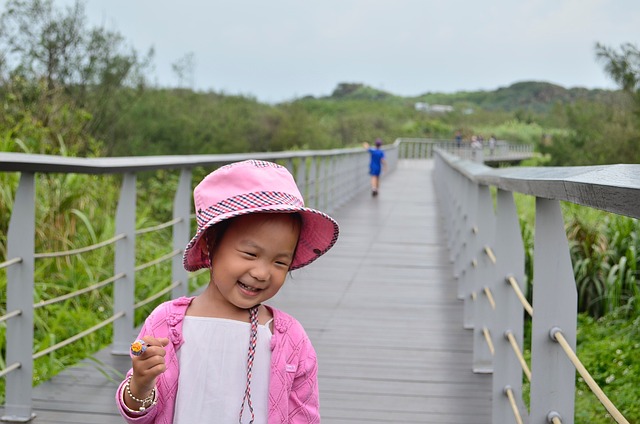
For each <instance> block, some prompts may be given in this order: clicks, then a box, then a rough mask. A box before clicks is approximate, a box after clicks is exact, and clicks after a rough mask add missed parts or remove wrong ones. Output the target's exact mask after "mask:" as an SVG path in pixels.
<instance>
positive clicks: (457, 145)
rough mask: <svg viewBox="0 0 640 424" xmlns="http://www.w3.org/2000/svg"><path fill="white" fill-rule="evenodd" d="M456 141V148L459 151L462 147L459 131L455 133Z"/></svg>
mask: <svg viewBox="0 0 640 424" xmlns="http://www.w3.org/2000/svg"><path fill="white" fill-rule="evenodd" d="M455 139H456V147H457V148H458V149H459V148H461V147H462V132H461V131H460V130H458V131H456V135H455Z"/></svg>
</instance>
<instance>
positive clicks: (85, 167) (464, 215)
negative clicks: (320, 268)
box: [0, 139, 637, 423]
mask: <svg viewBox="0 0 640 424" xmlns="http://www.w3.org/2000/svg"><path fill="white" fill-rule="evenodd" d="M499 146H501V149H502V150H498V149H496V152H494V153H497V152H500V154H501V155H503V156H508V155H515V154H521V153H524V154H525V155H529V156H530V155H531V154H532V150H531V147H530V146H521V145H510V144H506V143H504V144H499ZM438 148H439V149H441V150H446V151H448V152H451V153H454V154H456V155H459V156H460V157H467V158H470V159H474V162H469V161H465V162H464V163H465V164H466V165H465V166H464V167H462V168H461V169H462V171H459V170H455V171H454V170H453V169H457V168H451V170H449V171H443V168H445V167H444V166H443V164H444V163H450V164H451V166H456V162H455V160H454V159H453V158H452V157H451V156H447V154H446V153H444V154H442V155H440V156H438V158H437V159H436V161H437V163H438V166H437V168H438V170H439V171H440V172H439V173H438V174H437V175H439V177H438V179H439V180H440V181H439V183H438V184H439V187H440V188H444V187H447V188H448V189H451V190H452V191H451V192H450V193H457V195H456V196H454V197H453V200H451V199H450V200H449V201H448V202H444V204H445V205H448V206H447V208H449V209H450V212H451V213H450V214H447V216H448V217H449V218H450V221H449V226H448V228H449V235H450V244H451V251H452V255H453V256H452V258H453V259H455V262H454V269H455V270H456V272H457V273H458V274H459V276H460V277H459V278H460V287H461V288H460V290H459V294H460V295H461V297H464V296H465V295H467V294H470V293H475V296H476V298H477V297H478V293H480V294H482V293H485V296H491V295H490V294H488V295H487V293H491V292H490V291H489V290H484V289H483V290H480V291H475V290H474V291H467V290H468V289H467V287H468V286H469V285H471V286H473V285H474V284H476V283H475V282H474V281H476V280H474V279H473V278H478V277H477V275H479V274H475V273H474V272H473V271H472V270H467V269H466V268H465V267H464V266H463V264H466V263H467V262H469V261H470V260H471V259H472V257H471V256H470V252H471V251H472V250H470V247H471V244H472V243H478V241H477V240H480V237H479V236H478V237H473V238H472V237H471V235H470V234H468V231H467V230H468V228H469V223H470V222H472V220H471V216H475V215H473V214H471V212H469V210H464V211H463V209H462V205H461V204H459V203H456V202H460V201H461V200H462V199H465V204H464V206H465V207H467V208H472V209H473V208H475V207H476V206H474V205H475V204H474V203H469V202H471V198H468V197H469V196H468V195H471V194H472V192H473V191H474V190H476V189H475V188H474V189H470V188H469V187H476V186H477V187H480V186H482V187H486V186H487V184H493V185H499V184H500V185H499V187H500V188H501V191H500V192H501V193H502V195H501V197H504V196H505V194H504V193H508V194H510V192H511V191H519V189H522V190H523V191H524V192H527V189H526V187H528V185H527V184H526V183H518V182H514V181H513V180H512V179H509V176H508V175H505V176H504V178H503V177H502V176H501V177H498V176H496V175H502V174H499V173H498V174H493V173H492V172H493V171H488V170H487V169H489V168H486V167H484V166H483V165H481V164H479V163H478V161H479V160H481V159H482V155H483V154H484V152H483V153H478V152H477V151H476V152H475V153H474V152H473V151H472V150H471V149H469V148H458V147H457V146H455V144H454V143H452V142H451V141H441V140H425V139H399V140H397V141H396V142H395V143H394V145H392V146H387V147H386V148H385V150H386V152H387V160H388V161H389V168H390V169H391V170H393V169H394V168H395V166H396V163H397V159H398V158H431V157H433V155H434V152H435V151H437V149H438ZM485 150H486V149H485ZM249 158H253V159H265V160H272V161H275V162H278V163H281V164H282V165H284V166H286V167H287V168H288V169H290V170H291V172H292V173H293V175H294V176H295V177H296V181H297V182H298V185H299V187H300V190H301V192H302V194H303V195H304V197H305V202H306V203H307V205H309V206H311V207H315V208H319V209H322V210H325V211H328V212H331V211H332V210H335V209H336V208H338V207H339V206H341V205H342V204H344V203H345V202H347V201H348V200H349V199H350V198H352V197H353V196H355V195H356V194H358V193H360V192H361V191H363V190H367V189H368V187H369V177H368V175H367V173H366V169H367V163H368V154H367V153H366V152H365V151H364V150H363V149H341V150H329V151H312V152H309V151H307V152H282V153H259V154H235V155H205V156H163V157H140V158H110V159H108V158H102V159H81V158H60V157H55V158H52V157H51V156H43V155H25V154H9V153H0V172H15V173H20V181H19V184H18V188H17V191H16V195H15V200H14V205H13V211H19V213H13V214H12V215H11V220H10V224H9V231H8V233H7V246H6V248H7V249H6V251H7V255H6V260H5V261H4V262H2V263H0V270H2V269H4V270H6V277H7V304H6V308H4V311H3V309H0V313H4V315H2V316H0V323H4V324H6V327H7V328H6V346H7V352H6V358H5V364H6V366H5V367H4V369H2V370H0V377H4V378H5V380H6V391H5V393H6V403H5V416H3V417H2V419H3V420H6V421H13V422H24V421H27V420H29V419H31V417H32V404H31V398H32V376H33V367H34V360H36V359H38V358H41V357H43V356H47V355H49V354H52V353H53V352H55V351H56V350H57V349H59V348H61V347H63V346H66V345H68V344H70V343H73V342H75V341H77V340H79V339H80V338H82V337H84V336H86V335H88V334H91V333H93V332H95V331H97V330H99V329H101V328H104V327H105V326H108V325H110V324H113V334H114V335H113V351H114V353H117V354H127V353H128V350H129V342H130V336H131V334H132V331H133V327H134V318H133V316H134V312H135V310H136V309H138V308H140V307H142V306H144V305H146V304H147V303H150V302H152V301H154V300H156V299H157V298H159V297H161V296H163V295H164V294H167V293H170V294H171V296H172V297H176V296H181V295H184V294H186V293H187V291H188V284H187V282H188V279H189V278H192V277H193V276H194V274H192V275H189V274H187V273H186V272H185V271H184V269H183V268H182V263H181V254H182V249H183V248H184V246H185V245H186V243H187V242H188V240H189V237H190V222H191V219H192V215H191V205H192V200H191V189H192V171H193V169H194V168H196V167H205V168H207V169H209V170H212V169H214V168H216V167H218V166H221V165H223V164H226V163H229V162H234V161H238V160H244V159H249ZM445 158H449V159H448V162H447V161H446V160H445ZM461 163H463V162H458V163H457V164H458V165H459V164H461ZM466 167H470V168H471V169H472V171H473V172H475V173H473V172H472V171H467V170H465V169H466ZM154 170H172V171H171V172H175V173H176V175H178V176H179V177H178V183H177V187H176V190H175V193H174V202H173V216H172V218H171V219H170V220H168V221H167V222H165V223H162V224H160V225H156V226H153V227H149V228H137V229H136V198H137V193H136V181H137V175H138V174H139V173H142V172H145V171H154ZM470 172H471V173H470ZM495 172H504V171H495ZM53 173H60V174H94V175H105V176H109V175H120V176H121V177H122V182H121V187H120V191H119V193H120V194H119V200H118V204H117V210H116V213H115V216H114V221H115V231H114V233H113V234H112V235H111V236H110V237H109V238H108V239H106V240H102V241H101V242H98V243H96V244H95V245H92V246H84V247H82V248H79V249H74V250H68V251H64V252H35V242H34V240H35V234H36V229H37V226H38V225H39V223H37V222H36V213H35V203H34V202H35V190H36V183H37V181H38V178H37V176H38V174H53ZM447 173H453V174H454V175H458V177H455V176H453V177H451V178H449V177H446V176H445V177H443V175H445V174H447ZM476 174H478V175H476ZM480 174H482V175H481V176H479V175H480ZM462 176H466V177H469V178H470V179H468V180H469V181H470V182H469V183H464V181H465V180H464V179H463V178H462ZM466 177H465V178H466ZM479 178H483V179H479ZM491 178H497V179H498V180H496V181H500V183H498V182H496V181H492V180H490V179H491ZM469 184H471V185H470V186H469ZM482 184H484V185H482ZM510 184H514V186H513V187H512V186H510ZM518 184H521V185H522V187H520V186H519V185H518ZM635 187H636V188H637V185H636V186H635ZM477 190H480V189H477ZM621 190H622V189H621ZM634 190H635V189H634ZM503 192H504V193H503ZM636 192H637V191H636ZM576 193H579V190H576ZM529 194H533V193H529ZM622 194H624V193H622ZM96 195H99V193H96ZM541 197H544V196H541ZM443 199H444V197H443ZM456 199H457V200H456ZM623 199H624V200H625V201H626V198H623ZM623 199H621V198H619V197H615V196H613V197H611V198H608V197H602V196H600V197H597V198H596V197H595V196H594V201H596V200H598V201H602V202H607V201H611V202H612V204H615V205H618V204H620V203H621V202H622V200H623ZM574 200H575V199H574ZM578 203H580V202H578ZM592 206H596V207H599V206H598V205H592ZM474 210H475V209H474ZM636 210H637V203H636ZM619 213H623V212H619ZM632 216H633V215H632ZM505 222H509V221H505ZM516 224H517V221H516ZM494 226H495V225H494ZM502 227H503V223H502V221H501V225H500V228H502ZM504 227H505V228H503V230H502V231H507V229H508V230H509V231H511V232H508V234H509V237H515V236H513V234H515V232H514V231H515V230H514V229H513V228H511V227H512V225H506V224H505V225H504ZM166 228H171V230H172V237H171V238H172V248H171V250H170V252H169V253H166V254H163V255H160V256H158V257H157V258H155V259H152V260H150V261H149V262H147V263H145V264H136V263H135V257H136V255H135V247H136V237H137V236H141V235H143V234H146V233H148V232H154V231H158V230H161V229H166ZM472 228H476V226H472ZM477 228H480V227H477ZM486 231H487V230H486V229H485V228H482V231H481V232H479V233H478V234H479V235H483V234H486ZM496 231H497V227H496ZM503 237H504V236H503ZM495 240H499V239H497V238H496V239H495ZM500 240H501V239H500ZM510 240H511V239H510ZM509 243H513V241H510V242H509ZM108 246H111V247H112V249H113V251H114V253H113V274H112V275H111V276H109V277H108V278H105V279H103V280H101V281H97V282H95V283H93V284H91V285H89V286H87V287H85V288H83V289H81V290H78V291H77V292H74V293H67V294H64V295H62V296H58V297H56V298H52V299H47V300H46V301H45V302H36V303H34V270H35V263H36V260H40V259H44V258H51V257H62V256H68V255H82V254H83V253H84V252H86V251H89V250H94V249H102V248H105V247H108ZM487 246H490V244H488V243H487ZM507 246H511V245H510V244H505V245H502V244H496V245H495V246H494V247H493V251H492V250H491V249H487V251H488V252H492V253H491V255H493V254H494V253H493V252H494V251H495V252H496V253H495V255H496V256H497V257H499V258H500V257H501V256H500V255H514V254H517V252H518V251H517V250H515V249H514V250H511V249H509V248H508V247H507ZM567 254H568V253H567ZM487 256H488V257H490V256H489V254H487ZM461 258H464V261H462V259H461ZM169 261H170V262H171V275H170V279H169V278H168V281H167V283H166V285H165V287H164V288H163V289H161V290H159V291H157V292H156V293H153V294H151V295H149V296H148V297H146V298H144V299H136V296H135V295H134V294H135V287H136V286H135V280H136V272H137V271H140V270H142V269H145V268H147V267H151V266H154V265H155V264H158V263H161V262H169ZM465 261H466V262H465ZM478 261H479V260H478ZM505 262H506V263H514V264H515V263H518V262H515V261H503V260H502V259H498V260H497V261H496V265H497V266H496V268H498V267H499V266H504V264H505ZM480 265H483V263H480ZM474 269H475V268H474ZM478 269H479V270H480V269H484V268H482V266H480V267H478ZM501 269H502V268H501ZM483 272H484V271H483ZM501 272H502V271H501ZM504 272H509V279H510V281H511V282H513V281H516V284H515V286H518V284H522V281H523V280H522V275H521V273H518V272H515V271H504ZM504 272H503V273H504ZM196 275H197V274H196ZM474 275H475V277H473V278H472V276H474ZM505 275H506V274H505ZM478 281H479V280H478ZM512 284H513V283H512ZM106 287H112V289H113V313H112V315H111V317H109V318H108V319H106V320H104V321H102V322H101V323H99V324H97V325H95V326H93V327H91V328H88V329H86V330H84V331H82V332H80V333H78V334H76V335H74V336H72V337H70V338H68V339H66V340H64V341H62V342H59V343H57V344H55V345H53V346H49V347H47V348H45V349H43V350H40V351H39V352H33V346H34V343H33V337H34V311H36V310H38V309H39V308H46V307H49V306H50V305H53V304H55V303H58V302H62V301H64V300H67V299H69V298H70V297H73V296H82V295H86V294H87V293H91V292H94V291H97V290H102V289H104V288H106ZM496 293H497V292H496ZM493 297H494V298H495V301H496V302H497V301H498V300H500V298H499V294H497V295H493ZM3 306H4V305H0V308H2V307H3ZM510 307H517V306H510ZM474 308H477V307H476V306H472V304H471V303H468V302H467V301H465V311H466V312H465V324H466V325H467V326H469V327H470V328H471V327H473V328H474V329H477V328H481V330H480V332H479V336H481V338H479V337H478V335H477V336H474V337H476V339H478V338H479V340H481V341H484V342H485V343H486V342H487V340H491V338H490V336H491V334H494V335H495V334H497V333H496V331H497V330H494V329H493V328H494V327H489V326H482V327H478V324H477V322H482V321H478V320H479V319H480V318H479V317H481V316H484V315H480V314H479V313H478V314H475V313H473V312H474ZM520 308H522V307H520ZM483 319H485V318H483ZM487 319H488V318H487ZM492 322H493V321H492ZM517 324H518V321H517V318H516V320H514V321H511V324H510V328H512V330H511V331H512V332H511V337H510V340H513V341H515V342H516V343H515V344H516V345H517V343H520V346H521V339H522V336H521V332H522V328H521V327H522V326H521V325H520V326H518V325H517ZM573 329H574V331H575V323H574V327H573ZM563 331H569V332H570V331H571V330H565V329H564V328H563ZM475 332H476V331H475V330H474V334H475ZM564 334H567V333H564ZM569 334H570V333H569ZM569 339H570V337H569ZM492 343H493V344H494V345H495V348H494V349H495V352H496V353H495V355H494V356H493V358H491V357H486V358H485V356H486V355H484V354H485V353H486V352H485V349H486V346H483V347H480V343H476V345H477V346H478V347H477V353H474V358H475V361H474V369H475V370H476V371H479V372H485V371H486V372H490V371H493V363H497V362H495V361H496V359H495V358H496V357H497V356H498V355H499V354H502V353H501V352H502V351H501V350H500V349H502V345H501V344H499V343H496V342H495V341H494V342H492ZM505 364H507V366H505V367H500V368H497V369H496V370H495V371H493V372H494V379H495V378H496V376H498V381H503V377H502V374H501V373H509V377H512V376H513V373H514V372H516V371H513V369H512V367H511V366H510V365H509V363H508V362H505ZM509 381H511V380H509ZM509 385H510V387H511V389H510V390H507V391H506V393H510V394H511V398H513V394H514V393H519V392H518V388H519V387H520V386H519V385H518V383H517V381H515V382H511V383H509ZM503 389H504V387H503ZM500 394H502V392H501V393H500ZM503 397H504V395H502V396H499V398H500V399H502V398H503ZM498 406H499V407H500V411H501V412H503V410H504V408H503V407H504V405H502V404H501V403H499V405H498ZM498 406H496V405H494V408H496V407H498ZM508 410H509V411H510V409H508ZM562 412H564V411H562ZM494 416H497V415H496V414H494ZM494 422H500V423H502V422H513V415H512V416H511V419H510V420H505V421H501V419H498V420H497V421H496V420H494ZM566 422H569V421H566Z"/></svg>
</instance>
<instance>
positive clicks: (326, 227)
mask: <svg viewBox="0 0 640 424" xmlns="http://www.w3.org/2000/svg"><path fill="white" fill-rule="evenodd" d="M296 212H297V213H299V214H300V216H301V217H302V227H301V228H300V237H299V238H298V245H297V247H296V252H295V255H294V257H293V261H292V262H291V266H290V267H289V270H290V271H293V270H294V269H298V268H302V267H303V266H306V265H309V264H310V263H311V262H313V261H315V260H316V259H318V258H319V257H320V256H322V255H324V254H325V253H326V252H327V251H328V250H329V249H331V247H332V246H333V245H334V244H335V242H336V240H337V239H338V234H339V232H340V228H339V226H338V223H337V222H336V221H335V220H334V219H333V218H331V217H330V216H329V215H327V214H325V213H323V212H320V211H317V210H315V209H311V208H304V207H297V206H291V205H271V206H264V207H260V208H253V209H243V210H239V211H234V212H228V213H226V214H220V215H218V216H216V217H215V218H213V219H211V220H210V221H208V222H207V223H206V224H205V225H203V226H202V227H200V228H198V231H197V232H196V234H195V236H193V238H192V239H191V241H189V243H188V244H187V247H186V248H185V250H184V255H183V259H182V263H183V265H184V268H185V269H186V270H187V271H190V272H194V271H197V270H199V269H202V268H208V267H209V265H210V264H209V257H208V253H207V252H208V248H207V246H206V241H205V238H204V237H203V236H204V234H205V233H206V232H207V230H209V229H210V228H211V227H213V226H214V225H216V224H219V223H220V222H222V221H226V220H228V219H230V218H235V217H238V216H243V215H248V214H253V213H296Z"/></svg>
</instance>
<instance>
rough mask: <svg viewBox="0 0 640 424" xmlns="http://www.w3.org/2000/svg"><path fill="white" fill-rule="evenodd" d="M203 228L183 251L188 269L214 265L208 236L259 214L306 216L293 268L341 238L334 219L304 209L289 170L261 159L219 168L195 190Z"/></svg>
mask: <svg viewBox="0 0 640 424" xmlns="http://www.w3.org/2000/svg"><path fill="white" fill-rule="evenodd" d="M193 201H194V203H195V207H196V220H197V224H198V229H197V231H196V235H195V236H194V237H193V238H192V239H191V241H190V242H189V244H187V247H186V248H185V250H184V256H183V259H182V263H183V265H184V268H185V269H186V270H187V271H197V270H198V269H201V268H208V267H209V266H210V261H209V255H208V249H207V246H206V240H205V238H204V237H203V234H205V232H206V231H207V230H208V229H209V228H211V227H212V226H214V225H215V224H217V223H219V222H222V221H224V220H226V219H229V218H233V217H236V216H240V215H246V214H250V213H256V212H272V213H273V212H276V213H277V212H279V213H293V212H298V213H299V214H300V216H301V217H302V227H301V229H300V238H299V239H298V246H297V247H296V252H295V256H294V258H293V261H292V262H291V267H290V268H289V269H290V270H294V269H297V268H301V267H303V266H305V265H308V264H310V263H311V262H313V261H315V260H316V259H318V257H320V256H321V255H323V254H324V253H326V252H327V251H328V250H329V249H330V248H331V247H332V246H333V245H334V244H335V242H336V240H337V239H338V232H339V228H338V223H337V222H336V221H335V220H334V219H333V218H331V217H330V216H329V215H327V214H325V213H323V212H320V211H317V210H314V209H310V208H305V207H304V200H303V199H302V195H301V194H300V190H298V186H297V185H296V182H295V180H294V179H293V176H292V175H291V174H290V173H289V171H288V170H287V168H285V167H283V166H280V165H278V164H275V163H272V162H266V161H260V160H247V161H244V162H236V163H232V164H229V165H225V166H223V167H220V168H219V169H217V170H215V171H213V172H212V173H210V174H209V175H207V176H206V177H205V178H204V179H203V180H202V181H201V182H200V184H198V185H197V186H196V188H195V189H194V190H193Z"/></svg>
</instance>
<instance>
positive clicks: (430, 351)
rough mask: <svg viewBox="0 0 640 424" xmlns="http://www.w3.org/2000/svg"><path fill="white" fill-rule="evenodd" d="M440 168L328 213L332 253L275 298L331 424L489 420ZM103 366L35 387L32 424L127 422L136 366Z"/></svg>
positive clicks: (395, 178)
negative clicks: (309, 363)
mask: <svg viewBox="0 0 640 424" xmlns="http://www.w3.org/2000/svg"><path fill="white" fill-rule="evenodd" d="M432 164H433V163H432V161H430V160H420V161H401V162H400V163H399V165H398V169H397V170H396V171H394V172H393V173H392V174H390V175H389V176H388V177H387V178H385V179H384V180H383V182H382V187H381V192H380V195H379V196H377V197H372V196H371V195H370V194H369V193H364V194H363V195H361V196H359V197H357V198H356V199H354V200H353V201H351V202H350V203H349V204H348V205H346V206H343V207H342V208H341V209H339V210H338V211H336V212H334V213H332V215H333V216H334V217H335V218H336V219H337V220H338V222H339V223H340V226H341V236H340V239H339V241H338V243H337V244H336V246H335V247H334V248H333V249H332V250H331V251H330V252H329V253H328V254H327V255H326V256H325V257H323V258H321V259H320V260H318V261H317V262H316V263H314V264H311V265H310V266H308V267H306V268H303V269H301V270H298V271H295V272H294V273H293V275H292V277H291V278H290V279H289V280H288V282H287V283H286V284H285V286H284V287H283V289H282V290H281V292H280V293H279V294H278V295H277V296H276V298H275V299H273V301H272V302H270V303H271V304H273V305H274V306H278V307H280V308H282V309H283V310H285V311H287V312H289V313H290V314H292V315H293V316H295V317H296V318H298V319H299V320H300V321H301V322H302V324H303V325H304V326H305V328H306V329H307V332H308V333H309V336H310V337H311V340H312V342H313V344H314V346H315V348H316V350H317V352H318V357H319V364H320V370H319V379H320V393H321V412H322V422H323V423H430V424H445V423H446V424H488V423H489V422H490V415H491V399H490V393H491V376H490V375H479V374H473V372H472V371H471V361H472V334H471V332H470V331H469V330H464V329H463V326H462V308H463V305H462V302H461V301H459V300H457V299H456V283H455V281H454V280H453V278H452V270H451V264H450V263H449V261H448V252H447V250H446V243H445V239H444V234H443V230H442V229H441V217H440V216H439V212H438V210H437V205H436V199H435V193H434V188H433V184H432V179H431V173H430V171H431V167H432ZM96 358H97V359H98V360H100V361H102V362H103V363H104V365H101V366H98V365H97V364H96V363H94V362H92V361H85V362H83V363H82V364H81V366H77V367H73V368H71V369H69V370H67V371H65V372H64V373H63V374H61V375H59V376H56V377H55V378H53V379H52V380H51V381H48V382H46V383H44V384H41V385H39V386H38V387H36V388H35V389H34V405H35V409H36V411H35V412H36V414H37V417H36V419H35V420H34V423H42V424H44V423H47V424H48V423H68V424H72V423H73V424H75V423H85V424H86V423H96V424H107V423H109V424H111V423H114V424H115V423H122V422H123V420H122V419H121V418H120V416H119V415H118V414H117V412H116V410H115V405H114V402H113V397H114V392H115V388H116V384H117V382H116V381H115V380H119V378H120V377H117V373H116V370H117V371H119V372H124V371H125V370H126V369H128V367H129V366H130V360H129V358H128V357H117V356H112V355H110V354H109V352H108V350H107V351H102V352H100V353H99V354H98V355H96ZM100 370H102V372H101V371H100ZM113 375H116V377H111V376H113ZM118 382H119V381H118Z"/></svg>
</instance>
